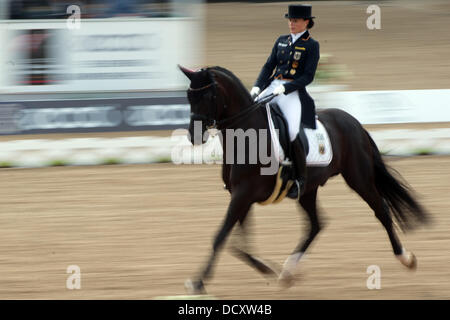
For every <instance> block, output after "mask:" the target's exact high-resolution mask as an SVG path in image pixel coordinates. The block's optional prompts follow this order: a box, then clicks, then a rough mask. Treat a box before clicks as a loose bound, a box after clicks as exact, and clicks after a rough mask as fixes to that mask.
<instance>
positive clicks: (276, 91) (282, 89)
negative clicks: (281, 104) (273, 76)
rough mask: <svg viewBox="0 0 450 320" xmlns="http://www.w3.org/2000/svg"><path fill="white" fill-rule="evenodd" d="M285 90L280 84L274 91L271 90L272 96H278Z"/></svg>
mask: <svg viewBox="0 0 450 320" xmlns="http://www.w3.org/2000/svg"><path fill="white" fill-rule="evenodd" d="M284 91H285V88H284V86H283V85H282V84H280V85H279V86H278V87H276V88H275V90H273V94H274V95H276V96H278V95H279V94H282V93H284Z"/></svg>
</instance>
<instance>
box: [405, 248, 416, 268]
mask: <svg viewBox="0 0 450 320" xmlns="http://www.w3.org/2000/svg"><path fill="white" fill-rule="evenodd" d="M410 255H411V258H410V262H409V265H407V267H408V268H409V269H411V270H416V269H417V258H416V256H415V255H414V254H413V253H412V252H410Z"/></svg>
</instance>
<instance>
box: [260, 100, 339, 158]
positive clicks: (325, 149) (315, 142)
mask: <svg viewBox="0 0 450 320" xmlns="http://www.w3.org/2000/svg"><path fill="white" fill-rule="evenodd" d="M266 110H267V117H268V119H269V128H270V135H271V138H272V143H273V146H274V150H275V153H276V156H277V158H278V159H279V161H280V163H285V162H287V161H286V160H287V159H286V157H285V152H284V150H283V149H282V148H281V145H280V141H279V138H278V134H277V131H276V130H275V126H274V124H273V120H272V116H271V114H270V107H269V104H267V105H266ZM304 130H305V134H306V137H307V139H308V144H309V151H308V155H307V157H306V165H307V166H309V167H326V166H327V165H329V164H330V162H331V160H332V159H333V149H332V148H331V142H330V138H329V136H328V132H327V130H326V129H325V127H324V126H323V124H322V123H321V122H320V121H319V120H317V119H316V129H308V128H306V129H304Z"/></svg>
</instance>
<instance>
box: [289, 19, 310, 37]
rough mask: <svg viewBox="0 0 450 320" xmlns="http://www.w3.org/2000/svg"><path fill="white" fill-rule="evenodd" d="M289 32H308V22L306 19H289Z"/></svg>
mask: <svg viewBox="0 0 450 320" xmlns="http://www.w3.org/2000/svg"><path fill="white" fill-rule="evenodd" d="M288 24H289V30H290V32H291V33H294V34H296V33H300V32H303V31H305V30H306V26H307V25H308V20H305V19H289V22H288Z"/></svg>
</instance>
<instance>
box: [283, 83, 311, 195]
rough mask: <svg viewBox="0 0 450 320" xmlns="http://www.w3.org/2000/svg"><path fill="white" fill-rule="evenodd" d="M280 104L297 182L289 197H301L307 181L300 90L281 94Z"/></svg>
mask: <svg viewBox="0 0 450 320" xmlns="http://www.w3.org/2000/svg"><path fill="white" fill-rule="evenodd" d="M278 105H279V106H280V109H281V111H282V112H283V114H284V116H285V118H286V120H287V121H288V126H289V138H290V140H291V160H292V166H293V169H294V180H295V184H294V185H293V187H292V188H291V190H290V191H289V194H288V197H290V198H299V197H300V195H301V194H302V193H303V191H304V187H305V182H306V154H305V149H304V147H303V143H302V142H301V140H300V137H299V134H298V133H299V132H300V120H301V110H302V106H301V104H300V99H299V96H298V92H297V91H294V92H292V93H290V94H288V95H280V96H279V99H278Z"/></svg>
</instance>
